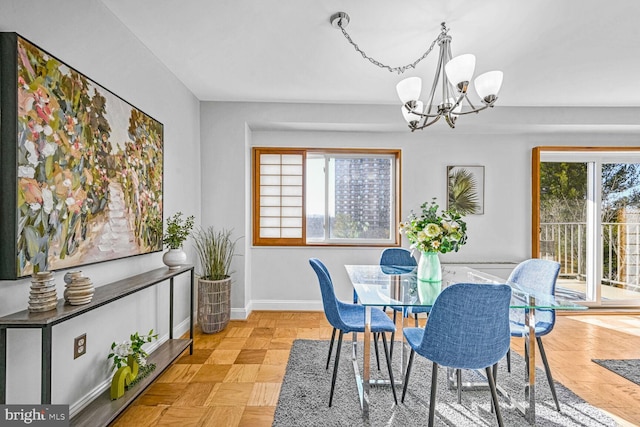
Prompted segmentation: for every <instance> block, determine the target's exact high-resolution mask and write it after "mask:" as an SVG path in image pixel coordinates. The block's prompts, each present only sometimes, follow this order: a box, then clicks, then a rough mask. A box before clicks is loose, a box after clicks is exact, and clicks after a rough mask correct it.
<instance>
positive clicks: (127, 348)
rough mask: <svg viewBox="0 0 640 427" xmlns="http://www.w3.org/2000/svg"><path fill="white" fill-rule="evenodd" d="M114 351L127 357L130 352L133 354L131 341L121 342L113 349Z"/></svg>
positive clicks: (120, 355)
mask: <svg viewBox="0 0 640 427" xmlns="http://www.w3.org/2000/svg"><path fill="white" fill-rule="evenodd" d="M113 352H114V354H116V355H118V356H119V357H127V356H129V355H130V354H132V349H131V343H130V342H128V341H125V342H123V343H120V344H118V345H116V346H115V348H114V349H113Z"/></svg>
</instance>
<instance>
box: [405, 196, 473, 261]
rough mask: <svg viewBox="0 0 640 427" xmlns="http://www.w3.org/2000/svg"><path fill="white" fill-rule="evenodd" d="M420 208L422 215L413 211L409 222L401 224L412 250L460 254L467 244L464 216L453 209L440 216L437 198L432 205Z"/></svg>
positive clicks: (423, 205) (424, 205)
mask: <svg viewBox="0 0 640 427" xmlns="http://www.w3.org/2000/svg"><path fill="white" fill-rule="evenodd" d="M420 208H421V209H422V213H421V214H420V215H416V214H415V213H414V212H413V211H412V212H411V214H410V215H409V218H408V220H407V221H405V222H402V223H400V232H401V233H405V234H406V236H407V239H409V241H410V242H411V248H412V249H413V248H416V249H418V250H419V251H421V252H440V253H443V254H445V253H447V252H451V251H454V252H458V250H459V249H460V246H462V245H464V244H465V243H466V242H467V223H466V222H464V221H463V220H462V218H463V215H462V214H460V213H459V212H458V211H456V210H455V209H451V208H449V209H447V210H442V211H441V213H440V215H438V208H439V206H438V204H437V203H436V199H435V198H434V199H433V200H432V201H431V203H427V202H424V203H423V204H422V205H421V206H420Z"/></svg>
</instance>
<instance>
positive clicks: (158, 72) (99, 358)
mask: <svg viewBox="0 0 640 427" xmlns="http://www.w3.org/2000/svg"><path fill="white" fill-rule="evenodd" d="M0 31H15V32H17V33H18V34H20V35H21V36H23V37H25V38H27V39H28V40H30V41H31V42H33V43H35V44H36V45H38V46H40V47H41V48H43V49H45V50H47V51H48V52H50V53H51V54H53V55H54V56H56V57H57V58H59V59H61V60H62V61H64V62H66V63H67V64H69V65H70V66H72V67H74V68H75V69H77V70H78V71H80V72H82V73H84V74H85V75H87V76H88V77H90V78H91V79H92V80H94V81H95V82H97V83H99V84H100V85H102V86H104V87H106V88H108V89H109V90H111V91H112V92H114V93H115V94H117V95H119V96H120V97H122V98H123V99H125V100H126V101H128V102H129V103H131V104H133V105H135V106H136V107H138V108H139V109H141V110H142V111H144V112H145V113H147V114H149V115H151V116H152V117H154V118H155V119H157V120H159V121H160V122H162V123H163V124H164V139H165V145H164V212H165V217H167V216H168V215H171V214H173V213H174V212H175V211H178V210H181V211H183V212H184V213H185V214H195V215H196V218H197V219H198V220H199V216H200V165H199V161H198V158H199V155H200V135H199V128H200V123H199V120H200V116H199V102H198V100H197V99H196V98H195V97H194V96H193V94H192V93H191V92H190V91H189V90H187V89H186V87H185V86H184V85H183V84H182V83H181V82H180V81H178V79H177V78H176V77H175V76H174V75H173V74H172V73H171V72H169V71H168V70H167V68H166V67H165V66H164V65H163V64H162V63H160V62H159V61H158V60H157V58H155V57H154V56H153V55H151V53H150V52H149V51H148V49H147V48H145V47H144V46H143V45H142V44H141V43H140V42H139V41H138V39H137V38H136V37H134V36H133V35H132V34H131V33H130V32H129V31H128V30H127V29H126V28H125V27H124V26H123V25H122V24H121V23H120V21H118V20H117V19H116V18H115V17H114V16H113V15H112V14H111V12H110V11H109V10H108V9H107V8H106V7H105V6H104V5H103V4H102V3H101V2H99V1H95V0H92V1H85V0H64V1H63V0H49V1H46V2H44V1H36V0H3V1H2V5H1V6H0ZM3 202H4V201H3ZM190 246H191V245H190V244H187V247H186V248H187V250H188V253H189V255H190V256H191V259H194V258H193V251H192V250H191V249H190ZM160 267H163V264H162V254H161V253H156V254H150V255H144V256H138V257H134V258H129V259H125V260H119V261H112V262H107V263H102V264H97V265H94V266H87V267H83V268H82V270H83V271H84V272H85V275H87V276H89V277H90V278H91V279H92V280H93V282H94V284H95V285H96V286H100V285H103V284H106V283H110V282H113V281H115V280H118V279H121V278H125V277H128V276H132V275H134V274H138V273H142V272H145V271H148V270H151V269H154V268H160ZM63 274H64V272H59V273H56V275H55V277H56V283H57V287H58V295H59V297H61V296H62V291H63V290H64V282H63V281H62V275H63ZM188 284H189V280H188V274H187V275H186V276H184V277H179V278H177V279H176V295H175V301H176V306H175V314H174V315H175V319H174V323H175V325H176V326H181V328H179V329H181V330H180V331H179V330H177V329H176V332H177V333H181V332H183V331H184V330H185V328H186V329H188V319H187V318H188V313H189V308H188V302H189V300H188ZM29 285H30V283H29V281H28V280H19V281H3V282H0V316H3V315H6V314H9V313H13V312H16V311H20V310H23V309H25V308H26V307H27V301H28V296H29ZM185 321H186V323H185ZM151 328H154V329H156V330H157V331H158V332H159V333H160V335H161V337H162V336H163V337H164V338H165V339H166V337H167V336H168V331H169V325H168V284H163V285H160V286H159V287H158V288H157V289H155V288H154V289H150V290H146V291H143V292H140V293H138V294H135V295H133V296H130V297H126V298H124V299H122V300H119V301H118V302H117V303H114V304H111V305H107V306H104V307H102V308H100V309H97V310H94V311H92V312H90V313H87V314H84V315H82V316H79V317H77V318H75V319H73V320H71V321H69V322H66V323H63V324H60V325H56V326H54V327H53V368H52V370H53V387H52V388H53V390H52V395H53V396H52V401H53V403H66V404H71V405H72V408H71V409H72V412H73V411H74V410H75V409H77V407H78V406H79V405H80V404H82V402H83V399H85V398H87V397H90V395H91V393H94V392H96V390H95V389H96V387H99V386H100V385H101V384H103V383H104V382H105V381H108V380H109V378H110V372H109V370H108V367H109V362H108V361H107V354H108V353H109V348H110V345H111V343H112V342H113V341H123V340H124V339H126V338H128V336H129V334H131V333H133V332H135V331H139V332H140V333H146V332H147V331H148V330H149V329H151ZM39 332H40V331H39V330H25V329H13V330H9V332H8V334H7V336H8V345H7V347H8V356H7V359H8V360H7V364H8V367H9V369H8V372H7V383H8V392H7V403H38V402H39V401H40V386H39V384H40V333H39ZM83 333H86V334H87V354H86V355H84V356H82V357H80V358H78V359H76V360H73V338H74V337H76V336H79V335H81V334H83Z"/></svg>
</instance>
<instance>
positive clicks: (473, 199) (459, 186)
mask: <svg viewBox="0 0 640 427" xmlns="http://www.w3.org/2000/svg"><path fill="white" fill-rule="evenodd" d="M449 206H451V208H453V209H455V210H457V211H458V212H459V213H460V214H462V215H468V214H473V213H477V212H478V211H479V210H480V203H478V184H477V182H476V180H475V178H474V176H473V174H472V173H471V172H470V171H468V170H466V169H458V170H456V171H455V172H453V173H450V174H449Z"/></svg>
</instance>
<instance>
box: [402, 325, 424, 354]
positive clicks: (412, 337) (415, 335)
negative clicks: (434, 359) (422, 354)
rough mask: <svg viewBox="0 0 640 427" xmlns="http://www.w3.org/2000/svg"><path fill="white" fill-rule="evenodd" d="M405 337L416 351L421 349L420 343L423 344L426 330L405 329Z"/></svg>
mask: <svg viewBox="0 0 640 427" xmlns="http://www.w3.org/2000/svg"><path fill="white" fill-rule="evenodd" d="M402 332H403V333H404V337H405V339H406V340H407V343H408V344H409V347H411V348H412V349H413V350H416V349H418V348H419V347H420V343H421V342H422V336H423V335H424V328H404V329H403V331H402Z"/></svg>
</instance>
